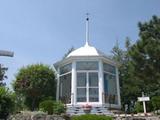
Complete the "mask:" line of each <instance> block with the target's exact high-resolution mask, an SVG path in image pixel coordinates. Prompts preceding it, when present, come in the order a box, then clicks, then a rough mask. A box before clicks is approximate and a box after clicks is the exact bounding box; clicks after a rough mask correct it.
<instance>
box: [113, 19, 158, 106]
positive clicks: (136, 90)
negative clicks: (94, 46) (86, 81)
mask: <svg viewBox="0 0 160 120" xmlns="http://www.w3.org/2000/svg"><path fill="white" fill-rule="evenodd" d="M138 26H139V39H138V40H137V41H136V42H135V43H134V44H130V40H129V38H127V39H126V43H125V44H126V45H125V47H126V48H125V49H120V48H119V46H118V44H116V45H115V47H114V48H113V50H112V53H113V59H114V60H115V61H117V62H119V63H120V67H119V73H120V74H119V79H120V88H121V100H122V105H123V107H124V104H128V105H129V107H130V105H131V101H132V102H135V101H136V100H137V97H139V96H141V92H145V93H146V94H147V95H149V96H150V97H152V96H158V95H160V89H159V88H160V55H159V53H160V18H158V17H156V16H153V17H152V19H151V20H150V21H148V22H144V23H141V22H140V23H139V24H138ZM151 108H152V106H151V107H150V109H151Z"/></svg>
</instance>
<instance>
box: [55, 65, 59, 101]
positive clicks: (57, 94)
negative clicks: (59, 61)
mask: <svg viewBox="0 0 160 120" xmlns="http://www.w3.org/2000/svg"><path fill="white" fill-rule="evenodd" d="M59 87H60V86H59V68H58V71H57V92H56V100H57V101H59Z"/></svg>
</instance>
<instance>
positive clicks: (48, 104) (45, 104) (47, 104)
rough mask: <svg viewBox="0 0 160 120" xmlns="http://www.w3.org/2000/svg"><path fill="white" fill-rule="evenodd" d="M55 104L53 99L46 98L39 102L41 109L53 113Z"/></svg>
mask: <svg viewBox="0 0 160 120" xmlns="http://www.w3.org/2000/svg"><path fill="white" fill-rule="evenodd" d="M53 105H54V101H53V100H45V101H42V102H41V103H40V104H39V109H40V110H42V111H43V112H47V113H48V114H49V115H51V114H53Z"/></svg>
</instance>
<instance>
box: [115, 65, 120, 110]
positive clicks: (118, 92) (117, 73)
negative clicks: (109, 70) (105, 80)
mask: <svg viewBox="0 0 160 120" xmlns="http://www.w3.org/2000/svg"><path fill="white" fill-rule="evenodd" d="M116 81H117V94H118V105H119V106H120V107H121V98H120V87H119V72H118V68H117V67H116Z"/></svg>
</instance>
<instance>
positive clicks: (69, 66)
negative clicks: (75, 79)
mask: <svg viewBox="0 0 160 120" xmlns="http://www.w3.org/2000/svg"><path fill="white" fill-rule="evenodd" d="M71 70H72V64H67V65H64V66H62V67H61V68H60V74H64V73H67V72H70V71H71Z"/></svg>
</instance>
